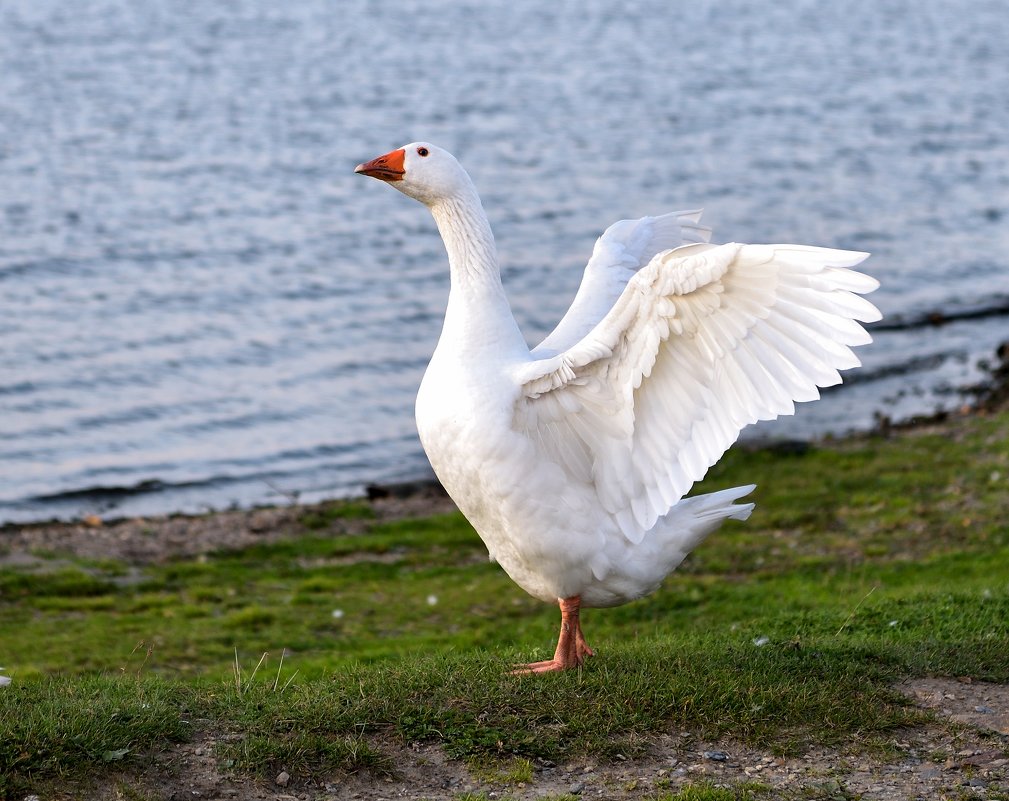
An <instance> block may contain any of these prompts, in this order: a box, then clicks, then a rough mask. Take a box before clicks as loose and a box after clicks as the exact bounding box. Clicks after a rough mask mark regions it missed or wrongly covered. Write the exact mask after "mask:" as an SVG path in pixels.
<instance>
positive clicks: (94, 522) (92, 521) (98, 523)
mask: <svg viewBox="0 0 1009 801" xmlns="http://www.w3.org/2000/svg"><path fill="white" fill-rule="evenodd" d="M81 522H82V523H83V524H84V525H85V526H87V527H88V528H101V527H102V519H101V518H100V517H99V516H98V515H85V516H84V517H82V518H81Z"/></svg>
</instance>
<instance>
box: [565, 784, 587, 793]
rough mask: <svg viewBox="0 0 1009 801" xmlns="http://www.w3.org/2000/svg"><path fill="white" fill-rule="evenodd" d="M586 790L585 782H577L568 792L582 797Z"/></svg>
mask: <svg viewBox="0 0 1009 801" xmlns="http://www.w3.org/2000/svg"><path fill="white" fill-rule="evenodd" d="M584 789H585V782H575V783H574V784H572V785H571V786H570V787H569V788H568V792H569V793H571V795H581V792H582V790H584Z"/></svg>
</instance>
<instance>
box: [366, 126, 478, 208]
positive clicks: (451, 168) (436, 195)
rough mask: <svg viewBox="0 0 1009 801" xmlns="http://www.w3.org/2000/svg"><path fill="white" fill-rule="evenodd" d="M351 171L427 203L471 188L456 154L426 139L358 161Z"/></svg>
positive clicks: (429, 203)
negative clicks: (359, 162)
mask: <svg viewBox="0 0 1009 801" xmlns="http://www.w3.org/2000/svg"><path fill="white" fill-rule="evenodd" d="M354 172H356V173H359V174H361V175H367V176H369V177H371V178H378V179H379V180H380V181H385V182H386V183H387V184H390V185H391V186H393V187H395V188H396V189H398V190H399V191H400V192H402V193H403V194H404V195H409V196H410V197H412V198H414V199H415V200H419V201H420V202H421V203H423V204H424V205H426V206H433V205H435V204H436V203H438V202H439V201H440V200H445V199H448V198H451V197H454V196H458V195H460V194H462V193H464V192H466V191H467V190H468V189H470V188H471V187H472V183H471V181H470V179H469V176H468V175H467V174H466V171H465V170H464V169H463V168H462V165H461V164H459V162H458V161H456V159H455V156H453V155H452V154H451V153H449V152H448V151H447V150H443V149H442V148H440V147H437V146H436V145H432V144H429V143H427V142H411V143H410V144H409V145H403V147H401V148H399V149H397V150H393V151H390V152H389V153H386V154H385V155H382V156H378V157H377V158H373V159H372V160H371V161H366V162H365V163H364V164H358V165H357V167H356V168H355V169H354Z"/></svg>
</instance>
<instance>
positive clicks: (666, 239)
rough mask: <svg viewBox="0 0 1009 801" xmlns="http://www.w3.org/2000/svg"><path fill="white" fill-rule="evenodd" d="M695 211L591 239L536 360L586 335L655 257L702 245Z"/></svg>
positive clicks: (626, 223) (618, 225)
mask: <svg viewBox="0 0 1009 801" xmlns="http://www.w3.org/2000/svg"><path fill="white" fill-rule="evenodd" d="M701 214H702V212H701V211H700V210H694V211H674V212H672V213H670V214H663V215H662V216H661V217H642V218H641V219H640V220H620V222H615V223H613V225H611V226H610V227H609V228H607V229H606V230H605V231H604V232H603V235H602V236H601V237H599V239H597V240H596V245H595V247H594V248H593V249H592V256H591V258H589V263H588V264H587V265H586V266H585V273H584V274H583V276H582V283H581V286H579V287H578V293H577V294H576V295H575V299H574V301H573V302H572V303H571V307H570V308H569V309H568V311H567V313H566V314H565V315H564V317H563V318H561V321H560V322H559V323H558V324H557V327H556V328H555V329H554V330H553V331H552V332H551V333H550V334H549V335H548V336H547V338H546V339H544V340H543V341H542V342H541V343H540V344H539V345H537V346H536V347H535V348H534V349H533V352H532V353H533V357H534V358H537V359H543V358H547V357H549V356H556V355H557V354H558V353H561V352H562V351H565V350H567V349H568V348H570V347H571V346H572V345H574V344H575V343H576V342H578V340H580V339H581V338H582V337H584V336H585V335H586V334H588V333H589V331H591V330H592V329H593V328H595V326H596V324H597V323H598V322H599V321H600V320H602V319H603V317H604V316H605V315H606V312H608V311H609V310H610V309H612V308H613V304H614V303H616V301H617V298H619V297H620V293H621V292H623V291H624V287H625V286H627V282H628V281H630V280H631V279H632V278H633V277H634V274H635V273H636V272H637V271H638V270H639V269H641V267H642V266H644V265H645V264H648V262H649V261H651V259H652V257H653V256H655V254H656V253H660V252H661V251H663V250H671V249H673V248H678V247H680V246H681V245H687V244H692V243H698V242H707V241H708V240H709V239H710V238H711V229H710V228H708V227H706V226H703V225H701V224H700V221H701Z"/></svg>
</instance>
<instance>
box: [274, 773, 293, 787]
mask: <svg viewBox="0 0 1009 801" xmlns="http://www.w3.org/2000/svg"><path fill="white" fill-rule="evenodd" d="M289 781H291V774H290V773H288V772H287V771H286V770H282V771H280V773H278V774H277V778H276V779H274V780H273V782H274V784H276V785H279V786H280V787H287V783H288V782H289Z"/></svg>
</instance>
